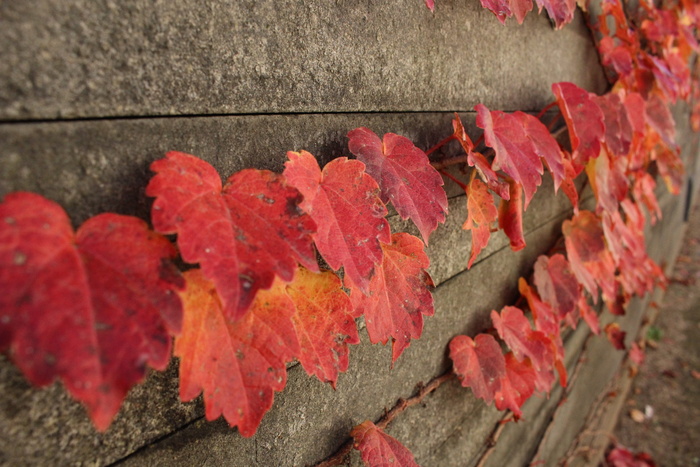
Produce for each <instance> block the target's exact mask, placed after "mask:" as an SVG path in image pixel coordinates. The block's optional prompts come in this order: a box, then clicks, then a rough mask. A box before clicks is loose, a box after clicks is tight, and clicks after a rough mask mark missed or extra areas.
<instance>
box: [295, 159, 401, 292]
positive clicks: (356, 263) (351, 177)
mask: <svg viewBox="0 0 700 467" xmlns="http://www.w3.org/2000/svg"><path fill="white" fill-rule="evenodd" d="M287 157H288V158H289V160H288V161H287V162H286V163H285V169H284V176H285V177H286V178H287V180H288V182H289V184H290V185H292V186H294V187H295V188H296V189H297V190H299V191H300V192H301V194H302V195H303V196H304V201H303V202H302V203H301V208H302V209H303V210H304V211H305V212H307V213H308V214H309V215H310V216H311V217H312V218H313V220H314V221H315V222H316V225H317V228H318V231H317V232H316V233H315V234H313V239H314V241H315V243H316V247H317V248H318V251H319V252H320V253H321V255H323V258H324V259H325V260H326V262H327V263H328V265H329V266H330V267H331V268H333V269H334V270H337V269H339V268H340V267H341V266H342V267H343V268H344V270H345V275H346V276H347V277H349V278H350V279H351V280H352V281H353V283H354V284H356V285H357V286H358V287H359V288H360V289H361V290H362V291H363V292H365V293H368V292H369V283H370V279H371V278H372V275H373V273H374V269H375V265H378V264H381V262H382V248H381V246H380V241H381V242H384V243H389V242H390V241H391V233H390V232H389V223H388V222H387V221H386V219H385V218H384V216H385V215H386V214H387V210H386V207H385V206H384V203H382V200H381V199H380V198H379V187H378V186H377V182H375V181H374V179H373V178H372V177H370V176H369V175H367V174H366V173H365V165H364V164H363V163H362V162H360V161H355V160H348V159H347V158H345V157H340V158H338V159H334V160H332V161H331V162H329V163H328V164H327V165H326V166H325V167H324V168H323V172H321V169H320V167H319V166H318V162H316V159H315V158H314V156H312V155H311V154H310V153H308V152H306V151H302V152H300V153H297V152H288V153H287Z"/></svg>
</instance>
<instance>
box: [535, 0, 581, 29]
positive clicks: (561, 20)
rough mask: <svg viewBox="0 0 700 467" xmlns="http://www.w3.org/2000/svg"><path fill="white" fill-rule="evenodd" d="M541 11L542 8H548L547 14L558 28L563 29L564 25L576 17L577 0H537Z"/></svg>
mask: <svg viewBox="0 0 700 467" xmlns="http://www.w3.org/2000/svg"><path fill="white" fill-rule="evenodd" d="M535 1H536V2H537V6H538V7H539V11H540V12H542V8H545V9H546V10H547V14H548V15H549V17H550V18H551V20H552V21H554V24H555V25H556V29H561V28H563V27H564V25H566V24H568V23H570V22H571V21H572V20H573V19H574V12H575V11H576V0H535Z"/></svg>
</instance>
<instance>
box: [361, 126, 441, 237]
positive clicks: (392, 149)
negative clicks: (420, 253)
mask: <svg viewBox="0 0 700 467" xmlns="http://www.w3.org/2000/svg"><path fill="white" fill-rule="evenodd" d="M348 138H350V141H349V143H348V146H349V148H350V152H351V153H353V154H354V155H355V157H357V159H358V160H360V161H362V162H363V163H364V164H365V170H366V171H367V173H368V174H369V175H371V176H372V177H373V178H374V179H375V180H376V181H377V183H379V187H380V189H381V198H382V201H383V202H384V203H385V204H388V203H389V201H391V203H392V204H393V205H394V207H395V208H396V212H398V213H399V215H400V216H401V218H402V219H408V218H409V217H410V218H411V220H412V221H413V222H414V223H415V224H416V226H417V227H418V230H419V231H420V233H421V235H422V236H423V239H424V240H425V243H426V244H427V243H428V237H430V234H431V233H432V232H433V231H434V230H435V229H436V228H437V225H438V223H444V222H445V214H446V213H447V195H446V194H445V190H444V189H443V188H442V185H443V184H444V182H443V180H442V177H441V176H440V173H438V171H437V170H435V169H434V168H433V167H432V166H431V165H430V161H429V160H428V156H426V155H425V153H424V152H423V151H421V150H420V149H418V148H417V147H416V146H415V145H414V144H413V143H412V142H411V140H409V139H408V138H405V137H403V136H399V135H395V134H394V133H386V134H385V135H384V138H383V140H380V139H379V137H378V136H377V135H376V134H374V133H373V132H372V131H371V130H369V129H367V128H356V129H355V130H352V131H351V132H350V133H348Z"/></svg>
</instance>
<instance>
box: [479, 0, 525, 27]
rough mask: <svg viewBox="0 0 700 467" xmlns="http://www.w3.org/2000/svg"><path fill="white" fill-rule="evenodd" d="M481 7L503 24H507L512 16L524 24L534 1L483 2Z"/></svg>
mask: <svg viewBox="0 0 700 467" xmlns="http://www.w3.org/2000/svg"><path fill="white" fill-rule="evenodd" d="M481 6H483V7H484V8H486V9H487V10H490V11H491V12H492V13H493V14H494V15H496V18H498V21H500V22H501V24H506V19H508V18H510V17H511V16H515V19H516V20H517V21H518V24H523V20H524V19H525V15H527V13H528V12H529V11H531V10H532V0H481Z"/></svg>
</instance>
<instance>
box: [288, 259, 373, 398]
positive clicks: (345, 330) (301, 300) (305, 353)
mask: <svg viewBox="0 0 700 467" xmlns="http://www.w3.org/2000/svg"><path fill="white" fill-rule="evenodd" d="M287 294H288V295H289V297H290V298H291V299H292V301H293V302H294V305H295V307H296V313H295V314H294V316H293V321H294V329H295V331H296V334H297V337H298V339H299V344H300V346H301V352H300V353H299V355H298V358H299V362H300V363H301V364H302V366H303V367H304V369H305V370H306V372H307V373H308V374H309V375H315V376H317V377H318V379H319V380H321V381H322V382H329V383H331V385H332V386H333V388H335V383H336V381H337V380H338V372H344V371H346V370H347V369H348V354H349V353H350V349H349V348H348V344H359V343H360V337H359V336H358V334H357V326H356V325H355V317H356V313H354V312H353V307H352V303H351V302H350V298H349V297H348V295H347V294H346V293H345V292H344V291H343V289H342V288H341V282H340V279H339V278H338V276H336V275H335V274H333V273H332V272H321V273H313V272H311V271H309V270H307V269H303V268H301V269H299V271H297V273H296V275H295V276H294V281H293V282H291V283H289V284H287Z"/></svg>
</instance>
